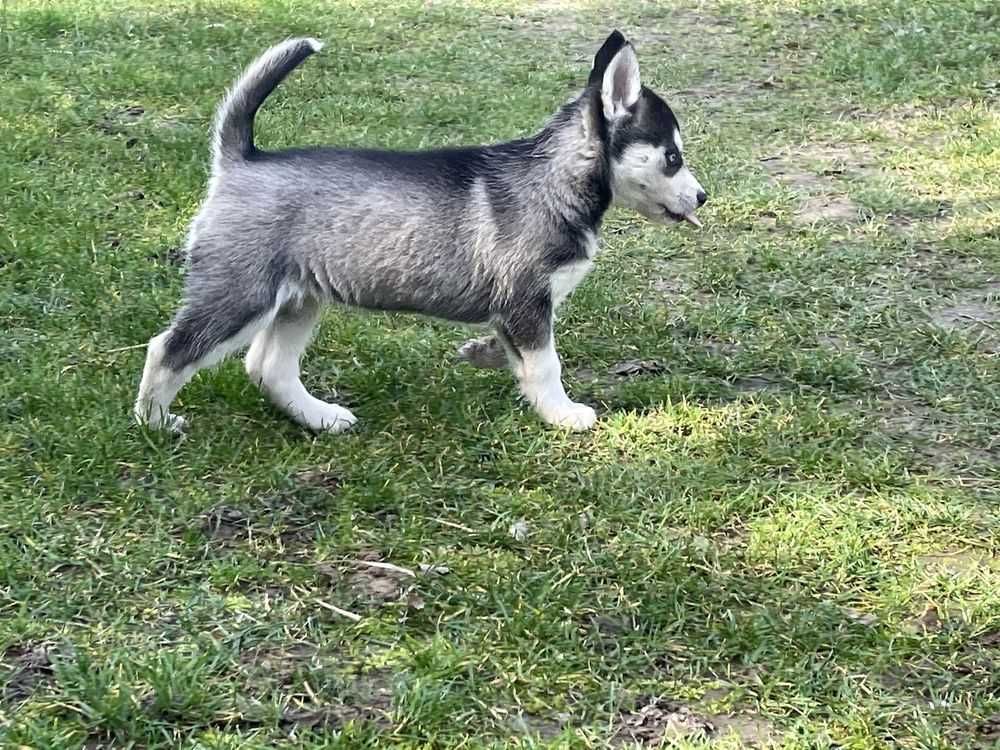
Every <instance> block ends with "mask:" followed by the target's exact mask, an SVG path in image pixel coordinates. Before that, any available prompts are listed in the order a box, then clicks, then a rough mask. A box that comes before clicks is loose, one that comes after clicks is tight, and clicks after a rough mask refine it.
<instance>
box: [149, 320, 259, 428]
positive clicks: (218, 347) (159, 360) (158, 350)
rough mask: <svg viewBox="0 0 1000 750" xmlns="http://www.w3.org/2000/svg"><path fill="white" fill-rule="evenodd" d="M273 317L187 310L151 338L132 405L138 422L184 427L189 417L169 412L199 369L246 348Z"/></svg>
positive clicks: (157, 426)
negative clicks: (228, 314) (234, 318)
mask: <svg viewBox="0 0 1000 750" xmlns="http://www.w3.org/2000/svg"><path fill="white" fill-rule="evenodd" d="M248 318H249V319H248ZM271 318H273V312H272V313H269V312H268V311H266V310H264V311H263V312H262V313H261V314H259V315H246V316H244V317H243V318H242V319H238V320H236V321H234V320H232V319H231V318H230V317H228V316H226V315H225V311H224V308H221V307H220V306H214V307H213V308H210V309H200V308H196V307H190V306H189V307H187V308H185V309H184V310H182V311H181V312H180V313H179V314H178V316H177V318H176V320H175V321H174V323H173V325H171V327H170V328H168V329H167V330H166V331H164V332H163V333H161V334H159V335H158V336H154V337H153V338H152V339H150V341H149V344H148V346H147V347H146V365H145V367H144V368H143V371H142V381H141V382H140V384H139V394H138V396H137V397H136V400H135V406H134V408H133V414H134V415H135V418H136V420H137V421H138V422H139V423H140V424H145V425H147V426H149V427H151V428H153V429H161V430H170V431H171V432H180V431H182V430H183V429H184V426H185V420H184V418H183V417H179V416H177V415H176V414H171V413H170V404H171V403H172V402H173V400H174V398H175V397H176V396H177V393H178V391H180V389H181V388H183V387H184V385H185V384H186V383H187V382H188V381H189V380H190V379H191V378H192V377H194V374H195V373H196V372H198V370H201V369H202V368H205V367H210V366H211V365H214V364H216V363H217V362H219V361H220V360H221V359H223V358H224V357H225V356H226V355H228V354H230V353H232V352H234V351H236V350H238V349H242V348H244V347H245V346H247V344H249V343H250V341H251V340H252V339H253V337H254V335H255V334H256V333H257V332H258V331H259V330H260V329H261V328H263V327H264V326H266V325H267V324H268V323H270V321H271Z"/></svg>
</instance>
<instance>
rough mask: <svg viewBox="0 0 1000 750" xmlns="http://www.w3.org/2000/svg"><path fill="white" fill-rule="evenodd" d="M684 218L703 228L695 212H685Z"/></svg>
mask: <svg viewBox="0 0 1000 750" xmlns="http://www.w3.org/2000/svg"><path fill="white" fill-rule="evenodd" d="M684 220H685V221H689V222H691V223H692V224H694V225H695V226H696V227H698V228H699V229H701V222H700V221H698V217H697V216H695V215H694V214H684Z"/></svg>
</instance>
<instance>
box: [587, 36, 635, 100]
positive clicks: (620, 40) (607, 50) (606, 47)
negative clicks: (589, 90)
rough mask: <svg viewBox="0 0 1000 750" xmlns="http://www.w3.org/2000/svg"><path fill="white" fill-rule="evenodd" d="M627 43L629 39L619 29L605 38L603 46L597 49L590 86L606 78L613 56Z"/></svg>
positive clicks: (589, 81) (588, 80)
mask: <svg viewBox="0 0 1000 750" xmlns="http://www.w3.org/2000/svg"><path fill="white" fill-rule="evenodd" d="M626 44H628V41H627V40H626V39H625V37H624V36H623V35H622V33H621V32H620V31H618V29H615V30H614V31H612V32H611V34H610V35H609V36H608V38H607V39H605V40H604V44H602V45H601V48H600V49H599V50H597V54H596V55H594V67H593V68H592V69H591V71H590V77H589V78H588V79H587V85H588V86H593V85H594V84H595V83H600V82H601V81H603V80H604V71H606V70H607V69H608V65H609V64H610V63H611V60H612V58H614V56H615V55H617V54H618V51H619V50H620V49H621V48H622V47H624V46H625V45H626Z"/></svg>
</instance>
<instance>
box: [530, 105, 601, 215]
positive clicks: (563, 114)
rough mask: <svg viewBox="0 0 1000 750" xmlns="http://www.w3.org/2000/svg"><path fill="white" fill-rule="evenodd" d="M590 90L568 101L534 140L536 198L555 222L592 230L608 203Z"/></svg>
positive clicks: (598, 121) (598, 122)
mask: <svg viewBox="0 0 1000 750" xmlns="http://www.w3.org/2000/svg"><path fill="white" fill-rule="evenodd" d="M595 107H598V108H599V107H600V101H599V99H595V97H594V96H593V91H592V89H586V90H584V92H583V93H582V94H580V95H579V96H578V97H576V98H574V99H572V100H571V101H569V102H568V103H566V104H565V105H563V107H561V108H560V109H559V111H558V112H556V114H555V115H554V116H553V117H552V118H551V120H549V122H548V124H547V125H546V126H545V128H544V129H543V130H542V132H541V133H539V134H538V135H537V136H536V137H535V139H536V143H537V154H538V157H539V158H538V162H536V165H537V169H538V173H539V175H538V176H539V178H540V180H541V181H543V182H544V188H545V189H543V190H540V191H539V197H540V198H541V199H542V200H543V203H544V204H545V208H547V209H548V210H549V211H550V212H552V213H553V214H554V215H556V216H557V217H558V218H560V219H562V220H565V221H568V222H570V223H571V224H574V225H579V226H581V228H587V229H594V230H596V229H597V228H598V227H599V226H600V223H601V220H602V218H603V217H604V213H605V211H607V208H608V206H609V205H610V203H611V175H610V171H609V169H610V168H609V160H608V157H607V148H606V145H605V140H606V139H605V126H604V122H603V119H602V118H601V115H600V111H599V109H595Z"/></svg>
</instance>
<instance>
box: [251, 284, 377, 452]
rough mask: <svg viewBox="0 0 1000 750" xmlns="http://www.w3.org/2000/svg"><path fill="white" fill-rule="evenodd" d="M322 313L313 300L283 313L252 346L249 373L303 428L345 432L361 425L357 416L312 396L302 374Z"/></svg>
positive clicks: (308, 300) (275, 403)
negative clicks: (314, 329)
mask: <svg viewBox="0 0 1000 750" xmlns="http://www.w3.org/2000/svg"><path fill="white" fill-rule="evenodd" d="M319 314H320V305H319V303H318V302H316V301H315V300H313V299H306V300H304V301H303V302H302V304H301V305H296V306H288V307H286V308H284V309H282V310H280V311H279V312H278V314H277V315H276V316H275V317H274V320H273V321H271V324H270V325H268V326H267V328H265V329H264V330H262V331H261V332H260V333H258V334H257V336H256V338H254V340H253V344H251V345H250V351H248V352H247V356H246V370H247V374H248V375H249V376H250V379H251V380H252V381H253V382H255V383H257V384H258V385H259V386H260V387H261V389H262V390H263V391H264V392H265V393H266V394H267V395H268V396H269V397H270V399H271V401H273V402H274V405H275V406H277V407H278V408H279V409H281V410H282V411H283V412H285V413H286V414H287V415H288V416H290V417H291V418H292V419H294V420H295V421H296V422H298V423H299V424H301V425H302V426H303V427H307V428H309V429H310V430H315V431H317V432H322V431H325V432H341V431H343V430H346V429H347V428H349V427H350V426H351V425H353V424H354V423H355V422H357V421H358V420H357V417H355V416H354V415H353V414H351V412H350V411H348V410H347V409H345V408H344V407H342V406H338V405H337V404H328V403H327V402H325V401H321V400H320V399H318V398H316V397H314V396H313V395H312V394H310V393H309V391H307V390H306V387H305V386H304V385H303V384H302V379H301V377H300V373H299V360H300V359H301V357H302V353H303V352H304V351H305V348H306V346H307V345H308V344H309V340H310V339H311V338H312V332H313V328H314V327H315V325H316V321H317V320H318V319H319Z"/></svg>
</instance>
